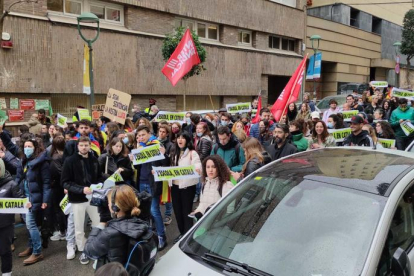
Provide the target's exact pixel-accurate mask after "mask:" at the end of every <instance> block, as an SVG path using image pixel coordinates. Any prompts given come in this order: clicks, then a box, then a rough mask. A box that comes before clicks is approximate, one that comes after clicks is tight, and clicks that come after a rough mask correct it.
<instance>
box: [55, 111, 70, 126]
mask: <svg viewBox="0 0 414 276" xmlns="http://www.w3.org/2000/svg"><path fill="white" fill-rule="evenodd" d="M67 121H68V118H66V117H65V116H63V115H61V114H59V113H58V115H57V125H58V126H60V127H61V128H64V127H66V122H67Z"/></svg>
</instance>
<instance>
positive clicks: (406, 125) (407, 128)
mask: <svg viewBox="0 0 414 276" xmlns="http://www.w3.org/2000/svg"><path fill="white" fill-rule="evenodd" d="M400 126H401V128H402V130H403V131H404V133H405V135H407V136H410V135H411V134H413V132H414V126H413V124H412V123H411V122H407V121H404V122H402V123H401V124H400Z"/></svg>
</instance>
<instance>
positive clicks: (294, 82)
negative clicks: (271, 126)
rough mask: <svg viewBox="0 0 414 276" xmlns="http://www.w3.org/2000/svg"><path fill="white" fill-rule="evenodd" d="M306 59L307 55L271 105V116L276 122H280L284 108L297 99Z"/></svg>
mask: <svg viewBox="0 0 414 276" xmlns="http://www.w3.org/2000/svg"><path fill="white" fill-rule="evenodd" d="M307 59H308V55H306V56H305V57H304V58H303V60H302V62H301V63H300V64H299V66H298V68H297V69H296V71H295V73H293V75H292V77H291V78H290V80H289V82H288V83H287V84H286V86H285V89H283V91H282V93H280V95H279V97H278V98H277V100H276V102H275V103H274V104H273V106H272V109H271V110H270V111H271V112H272V114H273V118H275V120H276V121H277V122H278V121H280V118H281V117H282V114H283V113H285V111H286V107H287V106H288V105H289V104H291V103H293V102H295V101H296V100H297V99H298V98H299V92H300V87H301V85H302V80H303V74H304V71H305V68H306V60H307Z"/></svg>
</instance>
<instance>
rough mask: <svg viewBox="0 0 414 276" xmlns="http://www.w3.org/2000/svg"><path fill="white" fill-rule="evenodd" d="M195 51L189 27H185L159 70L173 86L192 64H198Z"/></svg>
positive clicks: (198, 59) (198, 60)
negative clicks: (172, 51) (183, 32)
mask: <svg viewBox="0 0 414 276" xmlns="http://www.w3.org/2000/svg"><path fill="white" fill-rule="evenodd" d="M200 62H201V61H200V58H199V56H198V53H197V49H196V47H195V44H194V41H193V38H192V37H191V33H190V29H187V31H186V32H185V34H184V36H183V38H182V39H181V41H180V43H179V44H178V46H177V48H176V49H175V51H174V53H173V54H172V55H171V57H170V59H169V60H168V61H167V63H166V64H165V65H164V68H162V70H161V72H162V73H163V74H164V75H165V76H166V77H167V78H168V80H169V81H170V82H171V84H172V85H173V86H175V85H176V84H177V82H178V81H179V80H180V79H181V78H182V77H184V76H185V75H186V74H187V73H188V72H189V71H190V70H191V68H193V66H194V65H197V64H199V63H200Z"/></svg>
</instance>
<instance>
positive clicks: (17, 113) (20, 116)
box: [7, 110, 24, 122]
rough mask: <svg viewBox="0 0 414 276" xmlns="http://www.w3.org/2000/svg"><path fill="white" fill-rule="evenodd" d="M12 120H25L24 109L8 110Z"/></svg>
mask: <svg viewBox="0 0 414 276" xmlns="http://www.w3.org/2000/svg"><path fill="white" fill-rule="evenodd" d="M7 114H8V115H9V121H10V122H21V121H24V110H7Z"/></svg>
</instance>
